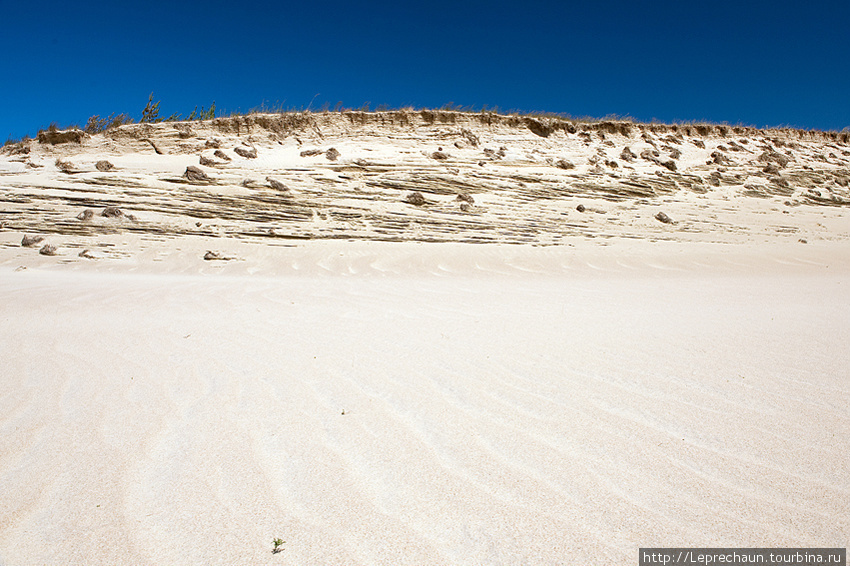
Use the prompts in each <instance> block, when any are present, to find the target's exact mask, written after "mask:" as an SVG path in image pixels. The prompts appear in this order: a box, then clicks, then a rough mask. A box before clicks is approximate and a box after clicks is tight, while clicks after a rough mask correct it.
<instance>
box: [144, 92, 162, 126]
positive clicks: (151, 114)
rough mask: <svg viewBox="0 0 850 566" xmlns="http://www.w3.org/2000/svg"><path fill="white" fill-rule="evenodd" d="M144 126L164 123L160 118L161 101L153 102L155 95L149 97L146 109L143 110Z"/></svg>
mask: <svg viewBox="0 0 850 566" xmlns="http://www.w3.org/2000/svg"><path fill="white" fill-rule="evenodd" d="M141 122H142V123H143V124H152V123H154V122H162V120H160V118H159V101H157V102H155V103H154V101H153V93H151V95H150V96H149V97H148V103H147V105H145V109H144V110H142V120H141Z"/></svg>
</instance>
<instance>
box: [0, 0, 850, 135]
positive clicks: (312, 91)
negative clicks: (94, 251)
mask: <svg viewBox="0 0 850 566" xmlns="http://www.w3.org/2000/svg"><path fill="white" fill-rule="evenodd" d="M848 39H850V0H823V1H817V0H816V1H813V2H802V1H794V2H788V1H784V0H773V1H761V0H759V1H747V0H739V1H737V2H729V1H726V0H717V1H713V2H703V1H695V0H678V1H652V0H645V1H642V2H641V1H637V0H633V1H630V2H623V1H619V0H601V1H593V0H585V1H582V2H571V1H562V2H549V1H540V0H526V1H525V2H512V3H499V2H494V1H492V0H491V1H487V2H484V1H477V0H476V1H467V2H464V1H462V0H458V1H454V2H449V1H443V0H430V1H429V2H422V3H413V2H405V1H404V0H395V1H392V2H389V1H383V0H380V1H374V2H368V1H367V2H353V1H348V2H340V1H337V0H323V1H321V2H313V3H310V2H288V1H278V2H265V1H253V2H241V3H240V2H238V1H235V0H227V1H219V0H208V1H205V2H179V1H178V2H174V1H173V0H169V1H159V0H150V1H147V2H144V3H137V4H136V3H121V2H114V0H112V1H110V2H100V1H95V2H68V1H61V2H57V1H52V0H44V1H42V2H15V1H13V0H2V4H0V53H2V54H3V55H2V67H0V69H2V74H0V76H2V77H3V82H4V88H0V108H2V110H0V136H3V140H5V139H6V137H7V136H12V137H20V136H23V135H24V134H29V135H34V134H35V133H36V131H37V130H38V129H39V128H43V127H46V126H47V125H48V124H50V123H51V122H58V123H59V124H60V125H63V126H64V125H67V124H71V123H79V124H84V123H85V122H86V120H87V118H88V117H89V116H91V115H93V114H100V115H105V114H109V113H112V112H124V113H127V114H130V115H131V116H133V117H134V118H136V119H138V118H139V117H140V116H141V111H142V108H143V107H144V105H145V103H146V102H147V98H148V95H149V94H150V93H151V92H153V93H154V98H155V99H156V100H161V112H160V113H161V114H163V115H167V114H171V113H173V112H177V113H181V114H184V115H186V114H188V113H189V112H191V110H192V109H193V108H194V107H195V106H196V105H197V106H200V105H203V106H207V107H208V106H209V105H210V103H211V102H213V101H215V103H216V106H217V108H218V109H219V110H224V111H236V110H239V111H248V110H251V109H254V108H256V107H259V106H261V105H263V104H265V105H267V106H272V107H276V106H283V107H287V108H288V107H293V108H306V107H308V106H310V107H311V108H313V109H320V108H321V107H322V106H323V105H324V104H325V103H328V104H329V105H330V106H331V107H333V106H334V105H335V104H336V103H337V101H341V102H342V103H343V105H344V106H345V107H355V108H357V107H361V106H362V105H364V104H365V103H369V104H370V105H371V107H372V108H373V109H374V108H375V107H377V106H378V105H380V104H386V105H389V106H390V107H399V106H408V105H409V106H416V107H423V106H426V107H435V106H442V105H444V104H446V103H448V102H453V103H455V104H458V105H463V106H474V107H476V108H478V107H481V106H482V105H487V106H488V107H490V108H492V107H494V106H498V107H499V108H500V109H502V110H505V111H507V110H520V111H550V112H562V113H567V114H570V115H572V116H595V117H602V116H605V115H610V114H617V115H629V116H632V117H634V118H636V119H638V120H642V121H649V120H652V119H657V120H661V121H664V122H672V121H687V120H710V121H714V122H728V123H732V124H737V123H742V124H746V125H755V126H759V127H762V126H783V125H787V126H793V127H802V128H818V129H827V130H829V129H832V130H841V129H843V128H845V127H847V126H850V57H848ZM0 141H2V140H0Z"/></svg>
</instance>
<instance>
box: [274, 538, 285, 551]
mask: <svg viewBox="0 0 850 566" xmlns="http://www.w3.org/2000/svg"><path fill="white" fill-rule="evenodd" d="M272 544H273V545H274V548H272V554H277V553H278V552H280V551H281V550H283V549H282V548H280V546H281V545H282V544H286V541H284V540H282V539H279V538H276V539H274V540H272Z"/></svg>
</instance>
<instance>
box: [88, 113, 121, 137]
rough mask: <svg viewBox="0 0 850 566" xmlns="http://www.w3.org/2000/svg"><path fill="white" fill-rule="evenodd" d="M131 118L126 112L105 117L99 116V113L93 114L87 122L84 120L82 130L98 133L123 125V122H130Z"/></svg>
mask: <svg viewBox="0 0 850 566" xmlns="http://www.w3.org/2000/svg"><path fill="white" fill-rule="evenodd" d="M132 123H133V119H132V118H131V117H130V116H128V115H127V114H110V115H109V116H108V117H106V118H101V117H100V115H98V114H95V115H94V116H92V117H90V118H89V120H88V122H86V127H85V128H83V130H84V131H85V132H86V133H88V134H92V135H94V134H99V133H101V132H104V131H106V130H111V129H113V128H117V127H118V126H123V125H124V124H132Z"/></svg>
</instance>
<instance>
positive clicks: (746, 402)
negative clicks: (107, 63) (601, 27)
mask: <svg viewBox="0 0 850 566" xmlns="http://www.w3.org/2000/svg"><path fill="white" fill-rule="evenodd" d="M275 120H277V121H275ZM611 124H613V125H609V126H604V125H600V124H595V125H594V124H573V125H572V128H573V130H574V131H570V129H569V127H568V126H567V125H565V124H564V123H561V122H558V121H547V120H544V119H534V120H533V121H531V122H529V121H528V120H522V119H519V118H515V117H514V118H511V117H501V118H499V117H496V118H494V117H492V116H491V117H490V123H487V122H486V121H485V120H482V118H481V115H465V114H461V113H442V114H441V113H438V112H434V113H431V114H428V113H384V114H380V113H373V114H361V113H348V114H333V113H329V114H327V115H322V114H315V115H290V116H288V117H286V116H285V117H277V118H275V117H271V116H269V117H265V118H263V117H245V118H241V119H236V118H230V119H222V120H219V121H208V122H204V123H193V124H176V125H175V124H155V125H135V126H124V127H122V128H121V129H119V130H116V131H112V132H108V133H107V134H99V135H96V136H89V137H85V138H83V139H82V140H81V143H75V142H70V143H59V144H51V143H47V142H44V143H39V142H32V143H30V144H28V145H25V146H22V147H12V148H10V147H8V146H7V148H5V149H4V152H3V153H2V154H0V223H2V224H0V297H2V299H0V323H2V324H0V357H2V359H1V360H0V566H12V565H29V564H51V565H59V564H103V565H106V564H119V563H120V564H125V563H126V564H292V565H296V564H315V565H319V564H422V565H438V564H439V565H442V564H486V565H497V564H498V565H504V564H530V565H536V564H540V565H544V564H546V565H548V564H636V563H637V553H638V548H640V547H663V546H700V547H712V546H715V547H768V546H785V547H847V546H850V513H848V509H850V458H848V456H847V455H848V453H850V410H849V409H848V406H850V348H848V344H850V300H848V286H850V219H848V216H847V211H848V208H847V207H848V205H850V194H848V189H847V179H848V178H850V171H848V165H850V160H849V159H850V158H849V157H848V156H849V155H850V146H848V145H847V140H846V139H840V138H837V137H835V136H830V135H829V134H823V133H817V132H815V133H811V132H794V131H785V130H777V131H761V130H749V129H740V131H738V132H736V131H735V130H734V129H733V128H727V127H723V128H727V129H726V130H725V131H721V130H720V128H721V127H712V128H710V129H707V130H705V131H697V130H693V131H691V132H690V133H689V132H686V131H685V130H684V129H683V128H684V126H678V127H676V129H674V128H673V127H672V126H661V125H636V124H632V125H629V126H628V128H625V127H624V126H617V125H616V124H615V123H611ZM653 128H655V129H654V130H653ZM733 142H734V143H733ZM216 145H218V147H214V146H216ZM700 146H702V147H700ZM719 146H723V147H724V148H725V151H724V150H722V149H718V147H719ZM626 147H629V148H631V152H632V153H633V154H634V158H629V159H623V158H621V155H622V154H623V152H624V148H626ZM655 147H657V150H658V152H659V155H658V156H655V155H653V154H652V153H651V151H652V150H653V148H655ZM236 148H239V149H240V151H238V152H237V151H236ZM330 148H334V149H336V150H337V151H338V153H339V155H334V153H330V154H329V153H328V150H329V149H330ZM501 148H505V149H501ZM734 148H740V149H734ZM311 149H316V150H319V153H315V154H309V150H311ZM485 149H486V150H489V151H485ZM672 149H678V150H679V152H678V153H679V154H678V155H677V156H676V158H675V159H673V158H672V155H675V153H676V152H673V151H671V150H672ZM216 150H218V151H220V152H222V154H223V155H225V156H226V157H228V158H229V159H230V160H229V161H227V160H225V159H224V158H222V157H218V156H216V155H215V153H214V152H215V151H216ZM252 150H253V151H255V152H256V154H257V157H250V155H251V151H252ZM304 151H308V154H306V155H305V156H303V157H302V155H301V152H304ZM644 151H649V153H644V155H645V157H640V155H641V153H642V152H644ZM718 152H719V153H718ZM771 152H775V153H776V154H780V157H777V156H776V155H774V154H773V153H771ZM243 153H246V154H248V155H249V157H245V156H243V155H242V154H243ZM435 153H441V154H445V155H446V157H443V156H442V155H437V156H436V157H435ZM500 153H502V155H499V154H500ZM765 153H767V157H761V156H762V155H763V154H765ZM712 154H716V155H721V154H722V157H721V158H715V157H712ZM625 155H626V157H629V154H628V153H626V154H625ZM202 156H203V157H204V158H205V159H207V161H205V162H206V163H207V164H208V165H201V163H200V158H201V157H202ZM727 158H728V160H732V161H734V162H731V161H727V160H726V159H727ZM821 158H822V159H821ZM209 160H217V161H215V162H213V161H209ZM101 161H109V162H110V164H111V165H112V168H111V169H109V168H107V167H106V166H104V165H102V164H101V165H100V166H99V167H98V166H96V164H97V163H98V162H101ZM559 161H563V163H560V164H559ZM614 161H616V162H617V165H616V167H615V166H613V165H611V162H614ZM670 161H673V162H674V163H675V168H673V167H670V166H669V165H665V163H669V162H670ZM707 161H712V163H711V164H707V163H706V162H707ZM714 161H720V162H721V163H722V164H720V163H714ZM566 162H569V164H567V163H566ZM210 163H214V164H213V165H209V164H210ZM63 164H65V165H63ZM771 164H773V165H774V168H768V166H769V165H771ZM569 165H572V167H570V166H569ZM190 166H192V167H197V168H198V170H199V171H201V172H202V173H203V174H204V176H205V177H206V179H204V178H201V177H198V176H196V175H194V174H189V175H187V174H186V169H187V167H190ZM766 168H767V172H765V169H766ZM101 169H109V170H106V171H102V170H101ZM718 176H719V177H718ZM190 177H194V178H190ZM718 178H719V181H718ZM272 181H275V183H278V184H275V183H273V182H272ZM417 192H418V193H420V194H421V196H422V197H423V198H424V202H421V201H418V199H417V198H414V197H411V193H417ZM458 195H461V198H460V199H459V198H458ZM467 197H471V198H467ZM417 202H418V204H417ZM462 205H465V206H463V208H461V206H462ZM579 205H581V208H582V210H581V211H579V210H577V207H579ZM114 208H117V209H119V211H120V214H118V213H115V212H114V210H113V209H114ZM85 210H90V211H92V212H91V214H90V215H86V214H84V211H85ZM104 212H107V213H106V214H105V215H104ZM660 212H663V213H664V214H665V215H666V216H667V219H668V220H671V222H664V221H662V220H659V219H658V218H657V217H656V216H657V215H658V213H660ZM78 215H79V216H80V218H77V216H78ZM25 237H27V238H29V240H28V241H27V243H32V242H31V240H33V239H37V238H38V237H41V238H42V240H40V241H38V242H36V243H32V245H29V246H24V245H22V241H23V239H24V238H25ZM46 245H51V246H54V247H55V250H50V249H47V250H45V246H46ZM40 252H41V253H40ZM83 252H85V253H83ZM205 257H206V258H207V259H204V258H205ZM275 538H280V539H282V540H283V541H285V542H284V543H283V544H282V545H281V549H282V550H281V551H280V552H277V553H273V552H272V540H273V539H275Z"/></svg>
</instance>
